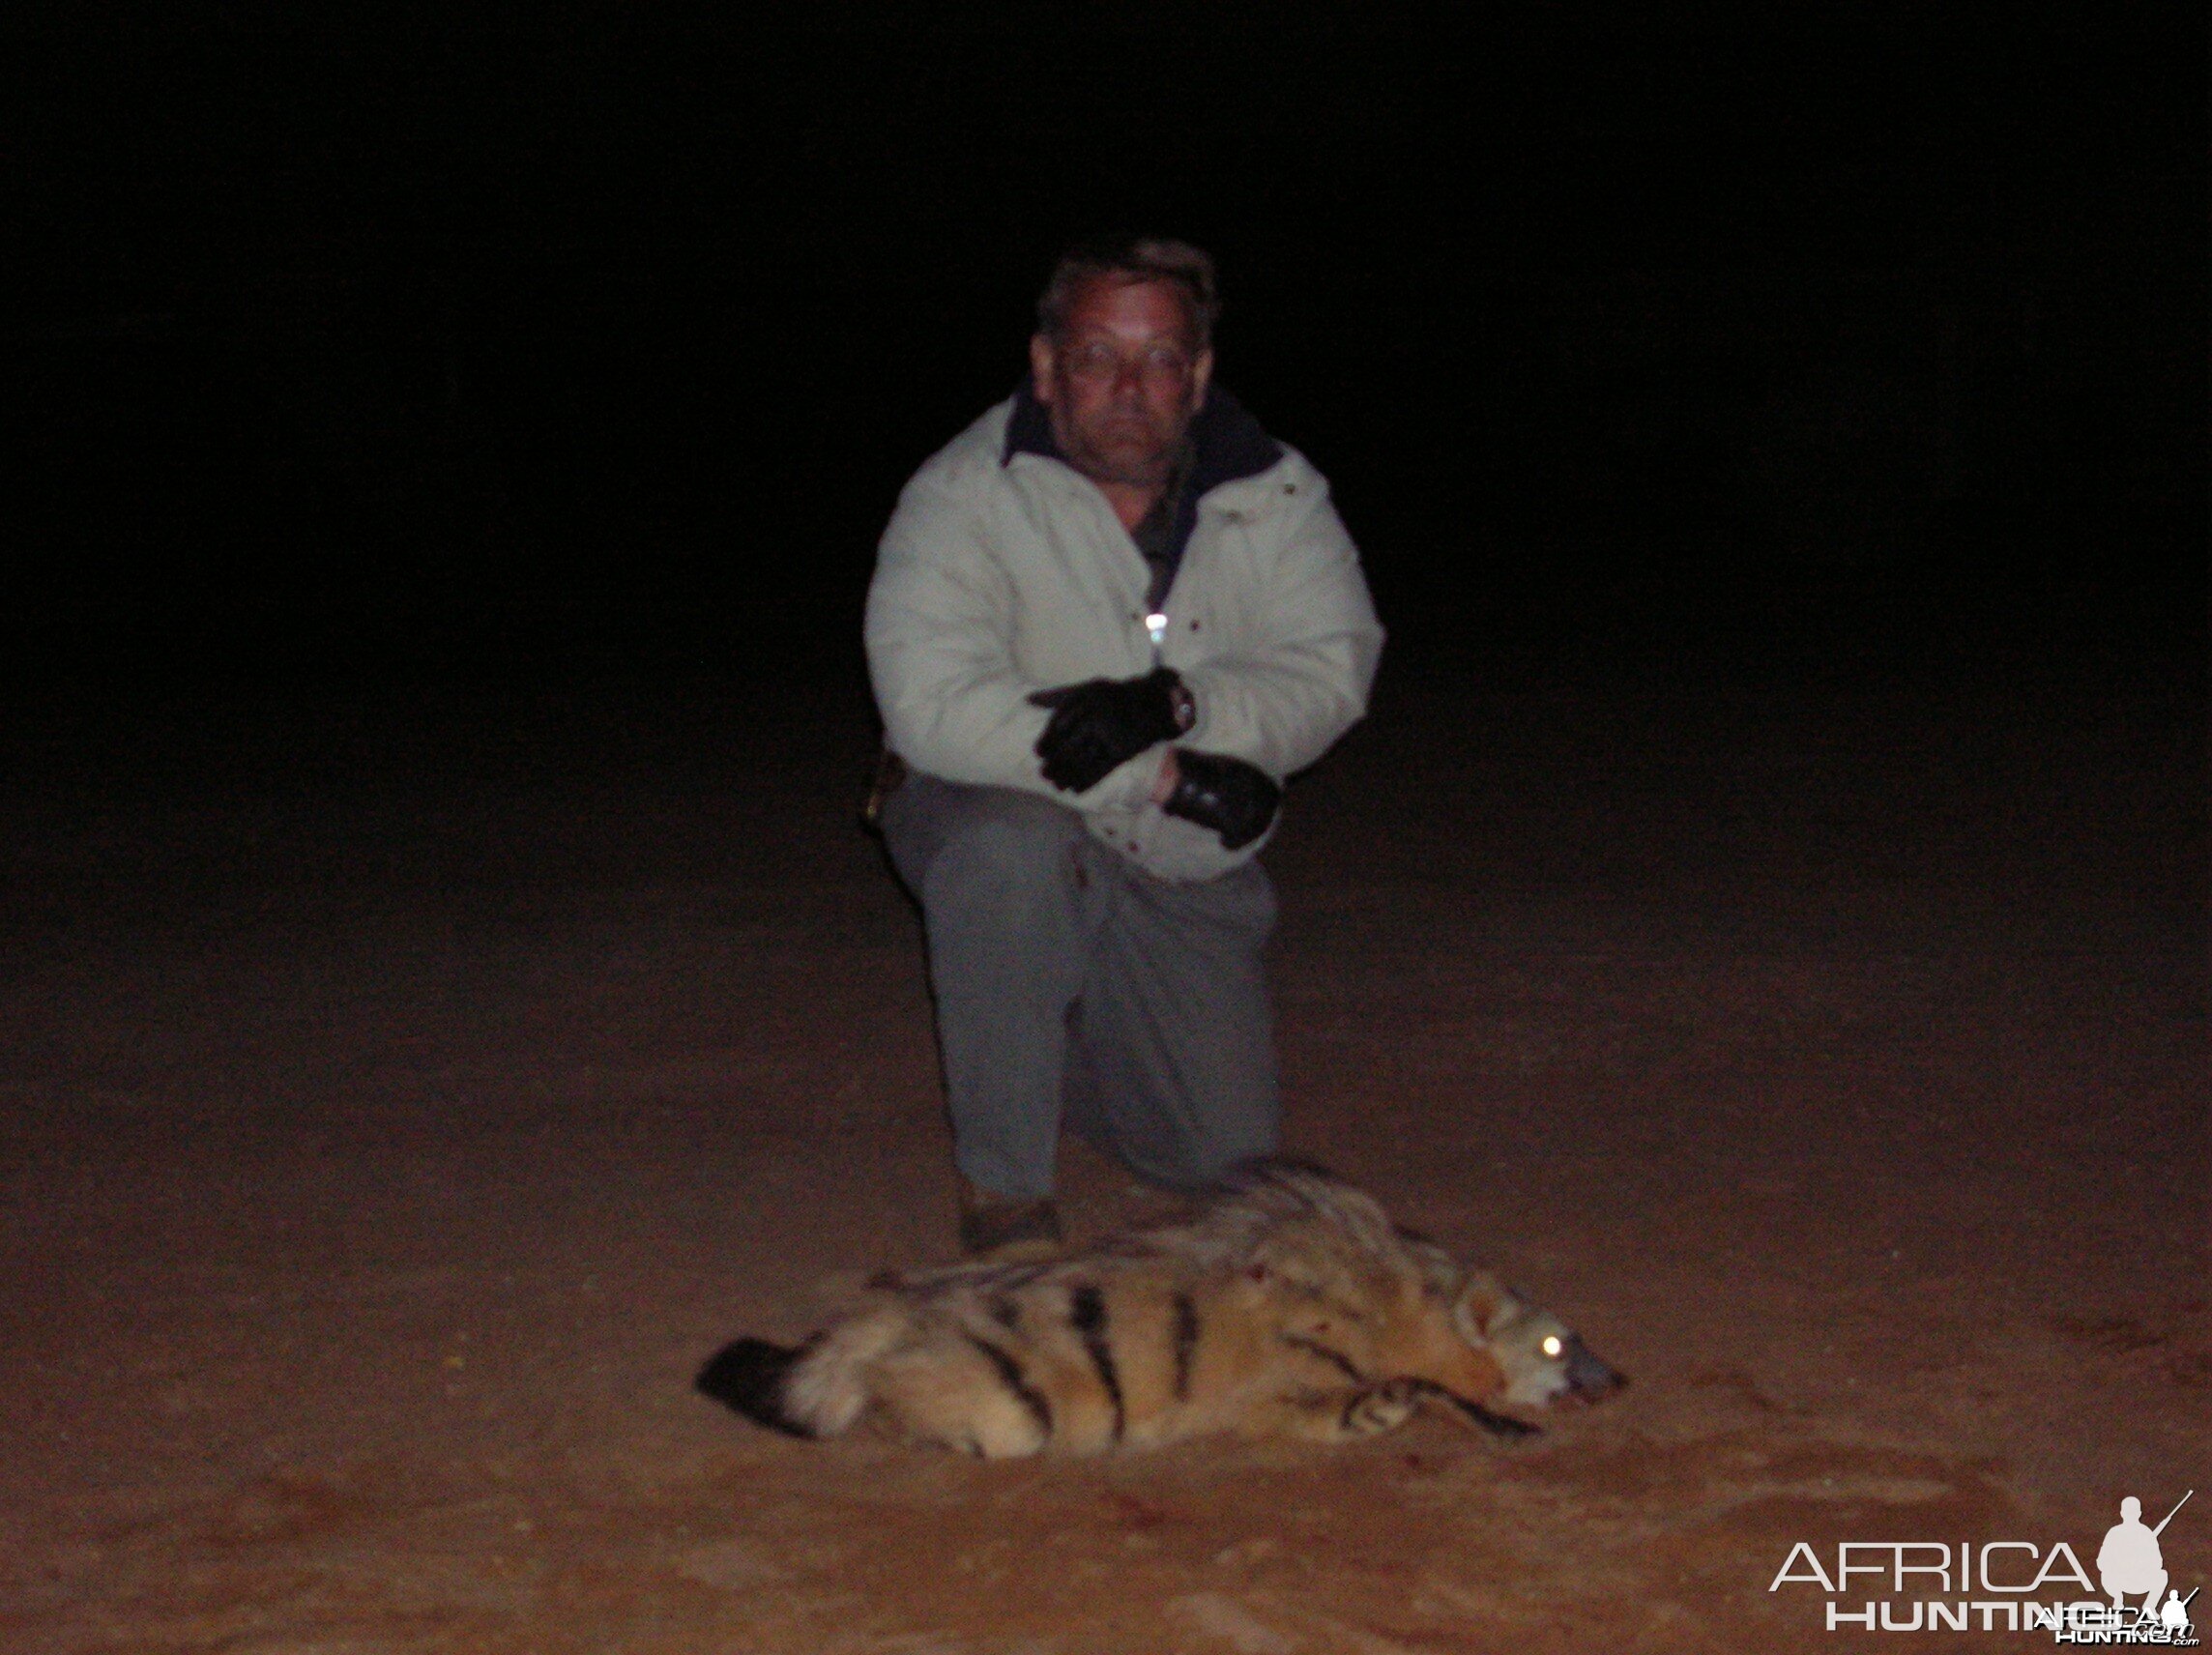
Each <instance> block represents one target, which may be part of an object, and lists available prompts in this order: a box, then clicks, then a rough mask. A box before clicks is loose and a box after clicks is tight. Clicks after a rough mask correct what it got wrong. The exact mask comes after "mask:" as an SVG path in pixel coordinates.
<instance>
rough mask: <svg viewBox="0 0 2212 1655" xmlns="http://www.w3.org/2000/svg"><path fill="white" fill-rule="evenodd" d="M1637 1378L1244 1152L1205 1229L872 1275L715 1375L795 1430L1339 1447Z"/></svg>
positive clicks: (735, 1398) (1514, 1301)
mask: <svg viewBox="0 0 2212 1655" xmlns="http://www.w3.org/2000/svg"><path fill="white" fill-rule="evenodd" d="M1625 1382H1626V1381H1625V1380H1624V1379H1622V1378H1621V1377H1620V1376H1619V1375H1618V1374H1615V1372H1614V1371H1613V1370H1612V1369H1611V1368H1609V1367H1607V1366H1606V1365H1605V1363H1603V1362H1601V1361H1600V1360H1598V1358H1597V1357H1596V1356H1594V1355H1592V1354H1591V1353H1590V1351H1589V1350H1587V1349H1586V1348H1585V1347H1584V1345H1583V1343H1582V1341H1581V1340H1579V1339H1578V1338H1576V1336H1575V1335H1574V1334H1573V1333H1571V1332H1569V1331H1568V1330H1567V1328H1566V1327H1565V1326H1564V1325H1563V1324H1562V1323H1561V1322H1560V1321H1558V1319H1557V1317H1554V1316H1551V1315H1549V1314H1547V1313H1545V1312H1543V1311H1540V1310H1536V1309H1534V1308H1532V1307H1530V1306H1529V1305H1527V1304H1525V1303H1523V1302H1522V1301H1521V1300H1520V1299H1519V1298H1518V1297H1516V1296H1515V1295H1514V1294H1513V1293H1512V1292H1508V1291H1507V1290H1506V1289H1505V1288H1503V1287H1502V1286H1500V1285H1499V1282H1498V1281H1497V1279H1496V1278H1495V1277H1493V1276H1490V1275H1489V1274H1487V1273H1485V1272H1483V1271H1480V1270H1473V1269H1469V1268H1466V1267H1463V1266H1462V1265H1461V1264H1459V1263H1457V1262H1456V1261H1454V1260H1453V1259H1452V1258H1451V1257H1450V1256H1449V1255H1448V1254H1446V1253H1445V1252H1444V1251H1443V1250H1442V1249H1441V1248H1439V1247H1436V1246H1434V1245H1432V1244H1431V1243H1429V1242H1427V1241H1424V1240H1421V1239H1420V1238H1418V1237H1416V1236H1413V1235H1411V1234H1407V1233H1405V1232H1402V1231H1399V1230H1396V1229H1394V1228H1393V1227H1392V1226H1391V1224H1390V1221H1389V1220H1388V1219H1387V1218H1385V1217H1384V1216H1383V1209H1382V1208H1381V1207H1380V1206H1379V1205H1376V1203H1375V1201H1374V1200H1373V1198H1371V1197H1369V1196H1367V1195H1365V1194H1363V1193H1361V1192H1360V1191H1359V1190H1357V1189H1354V1188H1353V1186H1351V1185H1350V1184H1347V1183H1344V1182H1341V1181H1340V1180H1338V1179H1336V1178H1333V1177H1330V1176H1327V1175H1326V1174H1324V1173H1321V1172H1319V1171H1316V1170H1314V1169H1312V1168H1307V1167H1300V1166H1295V1165H1291V1164H1288V1163H1284V1162H1266V1163H1262V1164H1260V1165H1258V1166H1255V1167H1253V1168H1251V1169H1249V1170H1248V1171H1247V1172H1246V1173H1245V1174H1244V1175H1243V1176H1241V1177H1239V1178H1238V1179H1237V1181H1236V1182H1235V1184H1234V1185H1233V1186H1232V1187H1231V1189H1230V1190H1229V1192H1228V1193H1227V1194H1225V1195H1224V1196H1223V1197H1222V1198H1221V1199H1219V1200H1218V1201H1216V1202H1214V1203H1213V1204H1212V1205H1210V1206H1208V1208H1207V1209H1206V1210H1204V1211H1203V1212H1202V1213H1201V1214H1200V1215H1199V1216H1198V1217H1197V1218H1196V1219H1195V1220H1194V1221H1193V1222H1191V1223H1188V1224H1184V1225H1179V1226H1175V1227H1172V1228H1168V1229H1161V1230H1151V1231H1145V1232H1141V1233H1138V1234H1127V1235H1121V1236H1118V1237H1114V1238H1111V1239H1109V1240H1106V1241H1104V1242H1101V1243H1099V1244H1098V1245H1096V1246H1093V1247H1091V1248H1089V1249H1087V1250H1085V1251H1083V1252H1080V1253H1075V1254H1071V1255H1068V1256H1066V1257H1063V1258H1060V1259H1056V1260H1053V1261H1050V1262H1048V1263H1005V1264H996V1265H994V1264H990V1263H979V1264H969V1265H960V1266H955V1267H952V1268H949V1269H942V1270H935V1271H930V1272H927V1273H924V1274H920V1275H915V1276H905V1277H896V1276H894V1277H879V1278H878V1280H877V1282H876V1283H875V1284H874V1285H873V1286H872V1288H871V1290H870V1292H868V1294H867V1295H866V1297H865V1298H864V1299H862V1300H861V1302H859V1304H858V1305H857V1306H856V1307H855V1308H854V1309H853V1310H852V1311H851V1312H850V1313H849V1314H847V1315H845V1316H844V1317H842V1318H840V1319H839V1320H837V1321H833V1322H831V1323H830V1324H829V1326H828V1327H826V1328H824V1329H822V1330H821V1331H820V1332H818V1333H816V1334H814V1335H813V1337H811V1338H810V1339H808V1340H807V1341H806V1342H805V1343H804V1344H802V1345H800V1346H799V1347H798V1348H797V1349H796V1350H793V1349H787V1348H785V1347H782V1346H777V1345H771V1344H769V1343H767V1342H766V1341H764V1340H759V1339H741V1340H738V1341H737V1342H736V1343H735V1344H732V1345H730V1346H728V1347H727V1348H726V1349H724V1350H722V1351H721V1352H720V1353H719V1354H717V1355H716V1356H715V1357H714V1358H713V1360H712V1361H710V1362H709V1363H708V1364H707V1365H706V1367H705V1368H704V1369H703V1370H702V1371H701V1372H700V1375H699V1379H698V1385H699V1389H700V1390H702V1391H704V1392H705V1393H706V1394H707V1395H709V1396H711V1397H713V1398H714V1399H715V1400H716V1401H719V1402H723V1403H726V1404H728V1405H729V1406H730V1407H731V1408H735V1409H737V1410H738V1411H739V1412H740V1413H742V1414H744V1415H745V1416H746V1417H748V1418H750V1419H752V1420H755V1421H757V1422H758V1423H759V1424H762V1425H765V1426H768V1427H770V1428H771V1429H772V1430H776V1431H781V1432H785V1433H788V1434H789V1435H791V1436H795V1437H835V1436H837V1435H838V1434H839V1433H841V1432H844V1431H847V1430H849V1429H851V1428H852V1427H853V1426H854V1425H855V1424H856V1423H857V1422H858V1421H859V1419H860V1418H861V1416H862V1415H863V1414H866V1413H868V1412H869V1411H870V1410H871V1409H875V1410H878V1411H879V1412H880V1413H881V1414H883V1415H884V1416H886V1417H887V1418H888V1420H889V1421H890V1422H891V1423H893V1424H895V1425H896V1426H898V1427H900V1428H902V1429H903V1430H904V1431H905V1432H906V1433H907V1434H908V1435H909V1436H911V1437H917V1438H920V1439H922V1440H924V1441H929V1442H937V1443H942V1444H944V1445H946V1446H947V1447H952V1448H959V1449H965V1450H967V1451H968V1452H971V1453H975V1454H979V1455H982V1456H985V1457H986V1458H990V1459H1003V1458H1009V1457H1013V1456H1018V1455H1025V1454H1036V1453H1041V1452H1047V1451H1049V1452H1053V1453H1060V1454H1095V1453H1100V1452H1103V1451H1106V1450H1108V1449H1113V1448H1121V1447H1128V1448H1151V1447H1158V1446H1161V1445H1163V1444H1166V1443H1170V1442H1176V1441H1179V1440H1181V1439H1182V1438H1184V1437H1196V1436H1199V1435H1201V1434H1202V1433H1206V1432H1212V1431H1235V1432H1239V1433H1242V1434H1244V1435H1246V1436H1250V1437H1269V1436H1275V1437H1285V1436H1287V1437H1302V1438H1305V1439H1307V1440H1311V1441H1317V1442H1341V1441H1347V1440H1350V1439H1351V1438H1353V1437H1367V1436H1372V1435H1373V1434H1375V1433H1377V1432H1382V1431H1388V1430H1390V1429H1391V1428H1392V1427H1394V1426H1396V1425H1399V1424H1401V1423H1403V1422H1404V1421H1405V1420H1406V1419H1407V1418H1409V1417H1410V1416H1411V1415H1412V1413H1413V1412H1414V1410H1415V1409H1416V1408H1419V1407H1420V1405H1421V1403H1422V1402H1423V1401H1424V1400H1427V1399H1434V1400H1437V1401H1440V1402H1443V1403H1447V1404H1449V1405H1450V1406H1451V1407H1452V1408H1454V1409H1456V1411H1457V1412H1458V1413H1460V1414H1461V1415H1463V1416H1465V1417H1466V1418H1468V1419H1470V1420H1472V1421H1473V1422H1474V1423H1475V1424H1477V1425H1480V1426H1482V1427H1484V1428H1485V1429H1487V1430H1489V1431H1492V1432H1495V1433H1497V1434H1499V1435H1500V1436H1506V1437H1520V1436H1526V1435H1529V1434H1531V1433H1533V1432H1534V1431H1535V1429H1536V1428H1535V1427H1534V1426H1532V1425H1528V1424H1527V1423H1525V1422H1523V1421H1521V1420H1518V1419H1515V1418H1513V1417H1512V1416H1511V1415H1509V1414H1504V1413H1498V1412H1493V1411H1492V1409H1491V1408H1490V1407H1489V1405H1490V1404H1493V1403H1496V1404H1499V1405H1502V1406H1505V1407H1511V1408H1535V1407H1541V1406H1544V1405H1546V1404H1550V1403H1554V1402H1558V1401H1564V1400H1580V1401H1594V1400H1596V1399H1597V1398H1599V1397H1602V1396H1605V1395H1607V1394H1608V1393H1610V1392H1612V1391H1614V1390H1615V1389H1617V1388H1618V1387H1619V1386H1620V1385H1622V1384H1623V1383H1625Z"/></svg>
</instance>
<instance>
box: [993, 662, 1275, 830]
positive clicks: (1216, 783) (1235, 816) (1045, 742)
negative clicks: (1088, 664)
mask: <svg viewBox="0 0 2212 1655" xmlns="http://www.w3.org/2000/svg"><path fill="white" fill-rule="evenodd" d="M1030 701H1031V702H1032V703H1033V705H1035V706H1038V707H1048V708H1050V709H1051V710H1052V718H1051V721H1050V722H1049V723H1047V724H1046V725H1045V727H1044V734H1043V735H1041V736H1039V737H1038V738H1037V744H1036V753H1037V757H1038V758H1040V759H1042V760H1043V761H1044V778H1045V780H1047V781H1049V782H1051V783H1052V785H1053V786H1055V787H1057V788H1061V789H1063V790H1064V791H1066V792H1068V793H1082V792H1085V791H1087V790H1088V789H1090V788H1093V787H1096V786H1097V785H1098V783H1099V782H1100V781H1102V780H1103V779H1105V777H1106V775H1107V773H1108V772H1109V771H1110V770H1112V769H1115V767H1117V766H1119V765H1121V764H1125V763H1127V762H1128V761H1129V760H1130V759H1133V758H1135V757H1136V756H1137V755H1138V754H1139V753H1141V752H1143V751H1144V750H1145V749H1146V748H1147V747H1150V746H1152V745H1154V744H1156V743H1158V742H1161V741H1172V740H1175V739H1176V738H1177V737H1178V736H1179V735H1181V734H1182V733H1183V732H1184V731H1186V730H1188V729H1189V728H1190V726H1191V723H1192V708H1191V701H1190V691H1189V690H1187V689H1185V688H1183V684H1182V680H1181V679H1179V678H1178V677H1177V676H1176V674H1175V671H1174V669H1173V668H1171V667H1154V668H1153V669H1152V670H1151V671H1150V672H1149V673H1147V674H1146V675H1145V676H1144V677H1143V678H1093V679H1087V680H1085V681H1084V682H1082V683H1066V684H1062V685H1061V686H1060V687H1059V688H1058V689H1040V690H1037V691H1036V692H1035V693H1034V694H1033V695H1032V696H1031V697H1030ZM1160 779H1161V782H1162V784H1163V785H1164V786H1165V787H1166V789H1167V793H1166V797H1165V798H1160V796H1159V795H1157V794H1155V795H1154V796H1153V797H1154V798H1157V799H1158V801H1159V806H1160V808H1161V809H1162V810H1164V811H1166V812H1167V813H1168V814H1169V815H1170V816H1179V817H1181V818H1182V819H1183V820H1184V821H1185V822H1195V823H1197V824H1198V825H1199V826H1200V827H1210V828H1211V829H1212V830H1213V831H1214V832H1216V833H1218V834H1220V835H1221V848H1222V849H1223V850H1225V851H1240V850H1242V849H1243V848H1244V847H1245V846H1246V845H1249V844H1250V843H1251V842H1252V841H1253V840H1255V839H1257V838H1258V837H1259V836H1260V835H1261V834H1263V833H1265V832H1266V830H1267V824H1268V823H1270V822H1272V821H1274V819H1275V809H1276V806H1278V805H1279V804H1281V803H1282V801H1283V790H1282V789H1281V788H1279V787H1277V786H1276V785H1275V784H1274V782H1273V781H1272V780H1270V779H1269V778H1268V775H1267V772H1266V770H1263V769H1259V768H1258V767H1257V766H1254V765H1248V764H1246V763H1245V762H1244V761H1243V760H1242V759H1232V758H1228V757H1226V756H1224V755H1222V754H1220V753H1194V752H1192V751H1191V750H1190V749H1189V748H1187V747H1178V748H1176V749H1175V750H1174V751H1173V752H1172V753H1171V754H1170V755H1169V760H1168V764H1167V766H1166V768H1165V769H1164V770H1163V772H1162V775H1161V778H1160Z"/></svg>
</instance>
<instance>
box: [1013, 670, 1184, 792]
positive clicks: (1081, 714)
mask: <svg viewBox="0 0 2212 1655" xmlns="http://www.w3.org/2000/svg"><path fill="white" fill-rule="evenodd" d="M1030 701H1031V703H1032V704H1033V705H1034V706H1037V707H1049V708H1051V709H1052V721H1051V722H1050V723H1048V724H1046V725H1045V727H1044V734H1043V735H1041V736H1039V737H1038V738H1037V744H1036V753H1037V757H1038V758H1040V759H1042V760H1043V761H1044V779H1045V780H1047V781H1049V782H1051V783H1052V785H1053V786H1055V787H1057V788H1062V789H1063V790H1065V791H1066V792H1068V793H1082V792H1085V791H1086V790H1088V789H1090V788H1093V787H1096V786H1097V785H1098V783H1099V782H1100V781H1101V780H1102V779H1104V777H1105V775H1106V773H1107V772H1108V771H1109V770H1111V769H1114V768H1115V767H1116V766H1117V765H1121V764H1124V763H1126V762H1127V761H1128V760H1130V759H1133V758H1135V757H1136V756H1137V755H1138V754H1139V753H1141V752H1143V751H1144V750H1145V749H1146V748H1147V747H1150V746H1152V745H1154V744H1155V743H1157V742H1160V741H1172V740H1175V739H1176V738H1177V737H1178V736H1179V735H1181V734H1182V733H1183V732H1184V731H1185V730H1187V729H1189V728H1190V723H1191V714H1190V692H1189V691H1188V690H1186V689H1184V688H1183V686H1182V680H1181V679H1179V678H1178V677H1177V676H1176V674H1175V672H1174V670H1173V669H1172V668H1169V667H1154V668H1153V669H1152V670H1151V671H1150V672H1149V673H1147V674H1146V675H1145V676H1144V677H1143V678H1120V679H1115V678H1094V679H1088V680H1086V681H1085V682H1082V683H1068V684H1062V685H1061V686H1060V687H1059V688H1058V689H1040V690H1038V691H1036V692H1035V693H1034V694H1033V695H1032V696H1031V697H1030Z"/></svg>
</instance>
